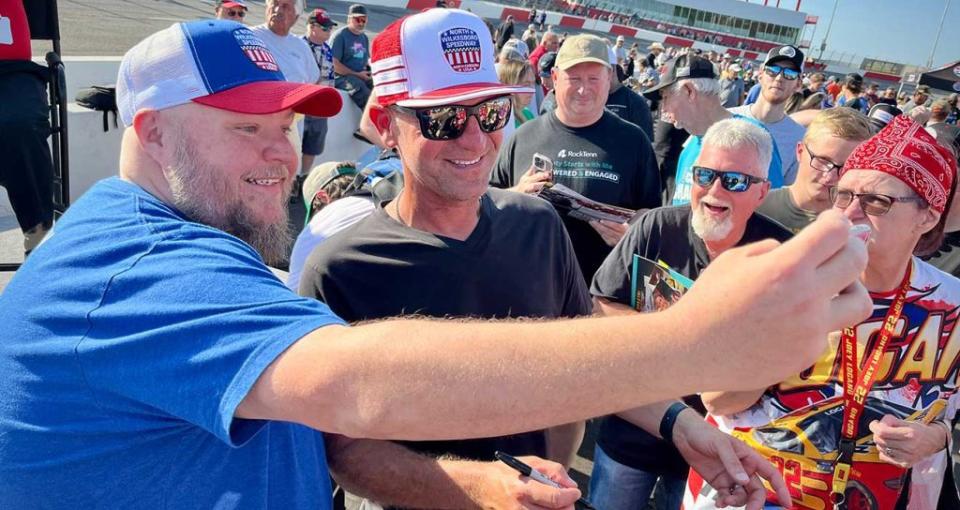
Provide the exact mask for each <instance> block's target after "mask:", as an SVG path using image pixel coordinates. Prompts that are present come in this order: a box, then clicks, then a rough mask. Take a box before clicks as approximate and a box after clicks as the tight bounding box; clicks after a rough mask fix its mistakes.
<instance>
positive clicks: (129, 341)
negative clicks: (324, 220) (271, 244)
mask: <svg viewBox="0 0 960 510" xmlns="http://www.w3.org/2000/svg"><path fill="white" fill-rule="evenodd" d="M88 324H89V328H88V331H87V334H86V335H84V337H83V338H82V339H81V340H80V341H79V342H78V344H77V346H76V349H75V353H76V356H77V359H78V361H79V364H80V367H81V369H82V371H83V374H84V377H85V378H86V381H87V384H88V385H89V386H90V388H91V392H92V393H93V395H94V397H96V395H97V394H100V393H101V392H103V393H107V394H110V395H112V396H113V397H121V398H126V399H128V400H129V401H130V402H131V407H132V408H133V409H136V410H138V412H140V413H144V414H145V415H147V416H150V417H151V418H153V419H156V417H157V416H158V415H159V416H160V418H161V419H166V420H167V421H169V422H170V423H171V426H175V425H176V423H177V420H182V421H183V422H187V423H190V424H193V425H195V426H198V427H201V428H203V429H205V430H207V431H209V432H210V433H211V434H213V435H215V436H216V437H218V438H219V439H221V440H222V441H224V442H225V443H227V444H230V445H233V446H237V445H240V444H243V443H244V442H245V441H246V440H248V439H249V438H250V437H252V436H253V435H254V434H255V433H256V432H257V431H259V430H260V428H261V427H262V426H263V423H264V422H259V421H253V420H235V419H234V413H235V411H236V408H237V406H238V405H239V404H240V402H241V401H242V400H243V399H244V397H246V395H247V393H248V392H249V391H250V389H251V388H252V387H253V385H254V383H255V382H256V381H257V379H258V378H259V376H260V374H261V373H262V372H263V371H264V370H265V369H266V368H267V366H269V365H270V363H272V362H273V361H274V360H275V359H276V358H277V356H278V355H280V354H281V353H282V352H283V351H284V350H286V349H287V348H288V347H289V346H290V345H292V344H293V343H294V342H296V341H297V340H298V339H300V338H302V337H303V336H304V335H306V334H307V333H309V332H311V331H313V330H315V329H317V328H319V327H323V326H326V325H330V324H343V322H342V321H341V320H340V319H338V318H337V317H336V316H335V315H334V314H333V313H332V312H331V311H330V310H329V308H327V307H326V305H324V304H322V303H319V302H317V301H314V300H309V299H304V298H300V297H299V296H297V295H296V294H294V293H293V292H291V291H290V290H289V289H287V288H286V287H285V286H284V285H283V283H282V282H280V280H278V279H277V278H276V277H275V276H274V275H273V274H272V273H271V272H270V270H269V269H268V268H267V267H266V266H264V265H263V263H262V262H261V259H260V257H259V255H258V254H257V253H256V252H255V251H253V249H252V248H250V247H249V246H247V245H246V244H244V243H242V242H241V241H239V240H238V239H236V238H234V237H231V236H228V235H226V234H223V233H219V232H215V231H214V230H213V229H204V228H200V227H197V228H195V229H193V230H190V229H187V231H186V232H183V233H181V234H180V235H176V236H173V237H170V238H166V239H165V240H163V241H160V242H157V243H156V244H154V245H153V246H152V247H151V248H150V250H149V251H147V252H146V253H145V254H144V255H142V256H140V257H139V258H138V259H137V260H136V262H134V263H132V264H131V265H130V267H128V268H127V269H125V270H123V271H119V272H118V273H117V274H115V275H113V277H112V278H111V279H110V281H109V284H108V285H107V287H106V289H105V291H104V292H103V294H102V297H101V299H100V303H99V305H98V306H97V307H96V308H95V309H94V310H93V311H92V312H90V313H89V314H88ZM105 400H110V401H114V400H115V398H114V399H105Z"/></svg>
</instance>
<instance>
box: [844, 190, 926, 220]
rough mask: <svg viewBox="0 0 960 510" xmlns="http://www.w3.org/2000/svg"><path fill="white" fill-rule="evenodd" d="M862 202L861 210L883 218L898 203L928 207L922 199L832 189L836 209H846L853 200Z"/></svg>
mask: <svg viewBox="0 0 960 510" xmlns="http://www.w3.org/2000/svg"><path fill="white" fill-rule="evenodd" d="M854 199H856V200H857V201H858V202H860V204H859V205H860V209H861V210H863V212H864V213H865V214H869V215H870V216H883V215H884V214H887V213H888V212H890V208H891V207H893V204H895V203H897V202H916V203H918V204H919V206H920V207H927V201H926V200H924V199H923V198H921V197H916V196H914V197H892V196H890V195H884V194H882V193H854V192H853V191H852V190H848V189H845V188H841V187H839V186H834V187H832V188H830V201H831V202H833V206H834V207H839V208H840V209H846V208H847V207H850V204H851V203H852V202H853V200H854Z"/></svg>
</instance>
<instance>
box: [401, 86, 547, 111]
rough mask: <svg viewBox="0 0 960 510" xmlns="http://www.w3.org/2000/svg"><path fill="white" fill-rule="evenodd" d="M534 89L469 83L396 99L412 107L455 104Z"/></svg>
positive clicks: (530, 91)
mask: <svg viewBox="0 0 960 510" xmlns="http://www.w3.org/2000/svg"><path fill="white" fill-rule="evenodd" d="M533 92H534V90H533V89H531V88H528V87H524V86H522V85H504V84H502V83H467V84H463V85H455V86H453V87H447V88H443V89H438V90H434V91H431V92H427V93H426V94H421V95H419V96H417V97H408V98H406V99H400V100H398V101H395V102H396V104H398V105H400V106H407V107H411V108H418V107H428V106H439V105H445V104H453V103H455V102H457V101H468V100H471V99H483V98H488V97H496V96H505V95H508V94H533Z"/></svg>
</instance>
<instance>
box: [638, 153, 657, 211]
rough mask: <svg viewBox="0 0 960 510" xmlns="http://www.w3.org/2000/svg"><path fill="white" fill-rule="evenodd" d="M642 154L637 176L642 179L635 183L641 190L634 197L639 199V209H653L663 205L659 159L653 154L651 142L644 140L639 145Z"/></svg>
mask: <svg viewBox="0 0 960 510" xmlns="http://www.w3.org/2000/svg"><path fill="white" fill-rule="evenodd" d="M638 145H639V147H640V154H639V155H638V158H637V163H638V165H639V168H637V175H639V176H641V178H640V179H637V180H636V181H635V183H636V185H637V186H639V189H637V190H635V193H634V196H635V197H639V198H638V199H637V203H638V205H637V209H653V208H655V207H660V206H661V205H662V203H661V201H662V194H663V190H662V189H661V187H660V170H659V166H658V165H657V158H656V156H655V155H654V152H653V146H652V145H651V144H650V140H649V139H647V138H644V139H643V140H641V141H640V143H638Z"/></svg>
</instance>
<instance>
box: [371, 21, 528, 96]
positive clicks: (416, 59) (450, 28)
mask: <svg viewBox="0 0 960 510" xmlns="http://www.w3.org/2000/svg"><path fill="white" fill-rule="evenodd" d="M370 53H371V59H370V67H371V70H372V71H373V85H374V93H375V94H376V97H377V101H378V102H379V103H380V105H381V106H389V105H392V104H398V105H400V106H407V107H412V108H417V107H424V106H438V105H445V104H453V103H456V102H458V101H468V100H471V99H478V98H486V97H493V96H500V95H505V94H532V93H533V89H531V88H527V87H522V86H517V85H504V84H502V83H500V79H499V78H497V71H496V68H495V67H494V65H493V58H494V55H495V54H496V52H495V50H494V49H493V41H492V40H491V37H490V30H489V29H487V25H486V24H485V23H484V22H483V20H481V19H480V18H479V17H477V16H476V15H474V14H471V13H469V12H466V11H462V10H459V9H429V10H427V11H424V12H421V13H419V14H414V15H412V16H407V17H405V18H401V19H399V20H397V21H394V22H393V23H391V24H390V25H389V26H388V27H387V28H386V29H384V31H383V32H381V33H380V35H378V36H377V38H376V39H374V40H373V44H372V48H371V52H370Z"/></svg>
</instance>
